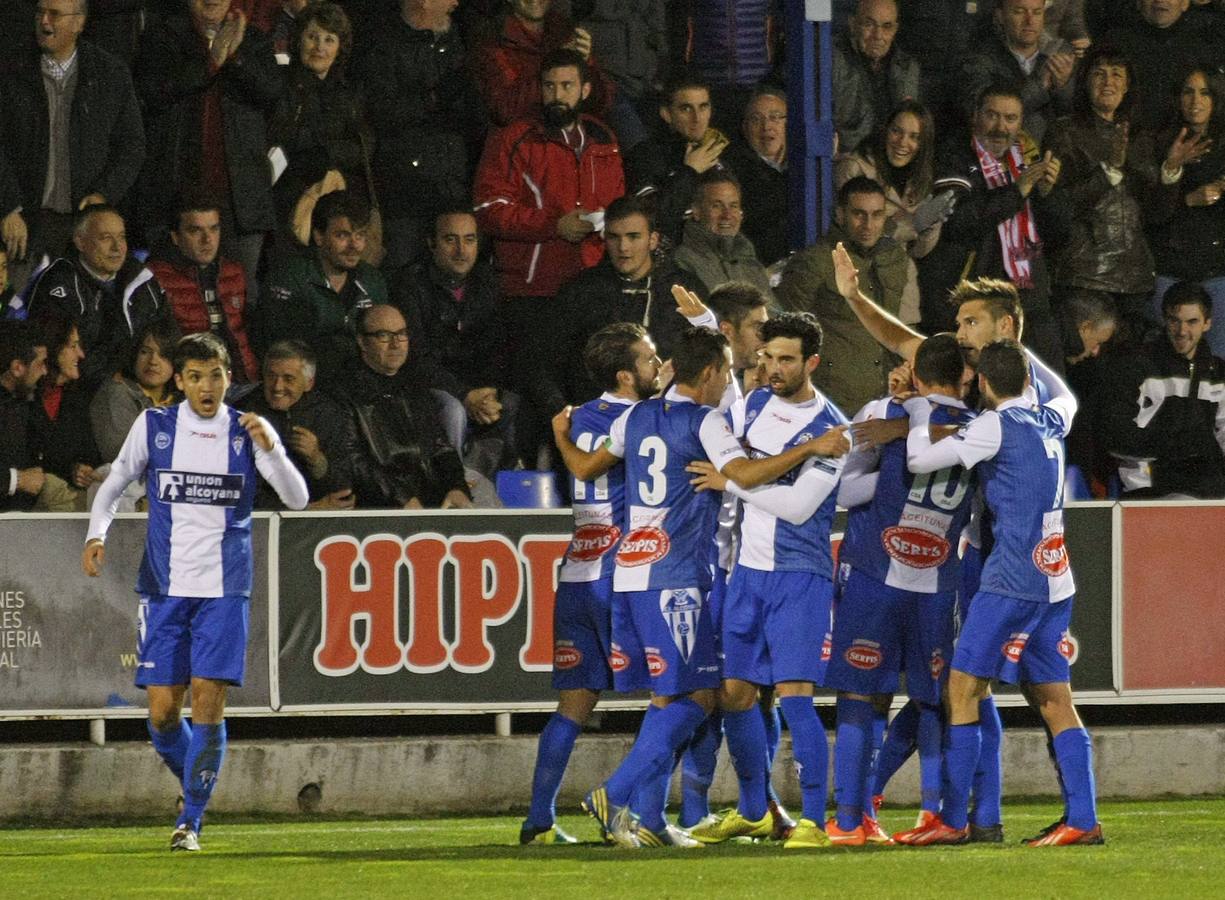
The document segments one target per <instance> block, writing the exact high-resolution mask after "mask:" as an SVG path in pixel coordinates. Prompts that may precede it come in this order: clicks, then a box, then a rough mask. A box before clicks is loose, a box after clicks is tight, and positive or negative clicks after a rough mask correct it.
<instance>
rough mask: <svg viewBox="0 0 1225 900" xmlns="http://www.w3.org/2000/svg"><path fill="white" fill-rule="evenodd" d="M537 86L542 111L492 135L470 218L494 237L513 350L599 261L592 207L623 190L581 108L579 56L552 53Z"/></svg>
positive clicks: (602, 138) (615, 158)
mask: <svg viewBox="0 0 1225 900" xmlns="http://www.w3.org/2000/svg"><path fill="white" fill-rule="evenodd" d="M540 83H541V88H540V89H541V101H542V103H543V104H544V108H543V111H542V112H541V115H540V116H539V117H538V118H532V119H521V120H520V121H518V122H515V123H514V124H513V125H508V126H507V127H505V128H502V129H499V130H498V131H496V132H494V133H493V134H491V135H490V137H489V141H488V143H487V144H486V145H485V153H484V155H483V156H482V157H481V163H480V166H479V167H478V168H477V172H476V188H475V196H476V218H477V223H478V224H479V225H480V227H481V230H482V231H483V232H484V233H485V234H488V235H490V236H491V237H492V238H493V240H494V256H495V259H496V263H497V269H498V277H499V284H500V286H501V289H502V296H503V298H504V302H505V303H506V308H507V318H508V323H507V324H508V328H509V331H510V336H511V347H512V352H513V351H515V350H521V349H522V347H523V345H524V342H525V341H526V339H527V337H528V336H530V335H533V334H535V333H536V332H537V330H538V326H539V324H540V323H542V322H543V321H544V320H545V319H546V318H547V317H549V316H551V310H552V305H551V304H550V303H548V302H546V298H550V297H553V296H554V295H556V294H557V290H558V288H560V287H561V286H562V285H563V284H565V283H566V282H567V281H569V280H571V279H572V278H574V277H575V276H576V275H578V273H579V272H581V271H583V269H586V268H588V267H589V266H594V265H595V264H596V263H597V262H599V261H600V258H601V257H602V256H603V254H604V239H603V238H602V237H601V235H600V231H599V228H598V225H597V223H598V222H599V221H600V218H601V217H600V215H599V214H600V213H602V212H603V211H604V208H605V207H606V206H608V204H609V203H611V202H612V201H613V200H615V199H616V198H617V197H620V196H621V195H622V194H624V193H625V175H624V173H623V171H622V169H621V153H620V150H619V149H618V147H617V142H616V138H615V137H614V136H613V134H612V132H610V131H609V130H608V129H607V128H605V127H604V126H603V125H601V124H600V123H599V122H598V121H597V120H595V119H593V118H591V117H590V116H588V115H586V114H585V113H583V112H582V105H583V102H584V101H585V100H586V99H587V95H588V94H590V93H591V84H590V83H589V82H588V80H587V64H586V63H585V62H583V58H582V57H581V56H580V55H579V54H578V53H576V52H575V51H573V50H558V51H555V52H554V53H551V54H550V55H549V56H548V57H547V58H546V59H545V60H544V61H543V62H542V63H541V74H540Z"/></svg>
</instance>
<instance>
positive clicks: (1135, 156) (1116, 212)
mask: <svg viewBox="0 0 1225 900" xmlns="http://www.w3.org/2000/svg"><path fill="white" fill-rule="evenodd" d="M1133 87H1134V80H1133V73H1132V68H1131V65H1130V63H1129V62H1128V60H1127V57H1125V56H1123V55H1122V53H1120V52H1119V51H1118V50H1115V49H1112V48H1111V47H1110V46H1109V45H1107V44H1098V46H1097V47H1096V48H1094V50H1093V52H1091V53H1090V54H1089V55H1088V56H1087V57H1086V59H1085V77H1084V79H1083V80H1082V81H1081V83H1080V85H1079V86H1078V90H1077V93H1076V112H1075V114H1073V115H1072V116H1069V117H1067V118H1064V119H1059V120H1057V121H1056V122H1055V124H1054V125H1052V126H1051V129H1050V131H1049V132H1048V135H1047V146H1048V147H1049V148H1050V150H1051V152H1052V153H1054V154H1055V156H1056V157H1058V158H1059V159H1060V160H1062V161H1063V174H1062V178H1063V181H1064V184H1065V185H1066V188H1065V189H1064V190H1065V191H1066V192H1067V196H1068V200H1069V202H1070V204H1071V206H1072V209H1073V219H1072V227H1071V231H1070V233H1069V235H1068V237H1067V239H1066V240H1065V241H1064V242H1062V244H1061V245H1060V247H1059V248H1058V250H1057V251H1056V255H1055V266H1054V281H1055V285H1056V288H1057V289H1059V290H1061V291H1062V290H1067V289H1071V288H1078V289H1082V290H1090V291H1100V292H1102V293H1105V294H1109V295H1111V296H1112V297H1113V299H1114V303H1115V305H1116V308H1117V310H1118V313H1119V315H1120V317H1121V320H1122V322H1123V323H1125V325H1126V326H1128V327H1129V330H1131V331H1132V332H1134V333H1135V334H1136V335H1139V334H1142V333H1143V330H1144V329H1143V324H1142V323H1143V319H1144V310H1145V305H1146V303H1147V301H1148V297H1149V295H1150V294H1151V293H1152V290H1153V255H1152V253H1151V252H1150V250H1149V246H1148V241H1147V240H1146V238H1145V236H1144V230H1143V222H1144V218H1145V211H1147V210H1158V211H1160V210H1162V209H1163V208H1167V207H1171V206H1172V205H1173V204H1174V203H1175V202H1176V200H1177V196H1178V188H1177V183H1178V179H1179V178H1181V177H1182V167H1183V163H1184V162H1186V160H1187V159H1188V158H1189V157H1190V156H1191V155H1195V154H1202V153H1203V152H1204V151H1205V150H1206V149H1207V147H1206V145H1205V146H1201V145H1200V144H1199V142H1198V141H1197V140H1196V139H1195V138H1194V137H1191V138H1186V139H1184V140H1180V141H1177V142H1175V144H1174V145H1172V146H1171V147H1170V150H1169V152H1168V153H1167V154H1166V158H1165V160H1164V162H1163V163H1162V165H1161V169H1160V173H1159V172H1158V168H1157V163H1156V161H1155V160H1154V159H1153V153H1152V145H1151V143H1150V142H1149V141H1147V140H1140V141H1133V140H1131V123H1132V117H1131V113H1132V106H1133V101H1134V97H1135V94H1134V93H1133V90H1132V89H1133Z"/></svg>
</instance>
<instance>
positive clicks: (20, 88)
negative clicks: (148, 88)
mask: <svg viewBox="0 0 1225 900" xmlns="http://www.w3.org/2000/svg"><path fill="white" fill-rule="evenodd" d="M84 25H85V2H84V0H39V3H38V8H37V12H36V14H35V17H34V29H35V33H36V37H37V41H38V51H39V52H38V53H31V54H29V55H28V56H25V57H22V61H21V65H20V68H19V69H18V70H17V71H14V72H12V73H11V74H9V75H6V76H5V77H3V78H0V109H2V110H4V128H2V129H0V156H3V157H4V158H5V160H7V163H8V168H9V170H10V172H9V174H8V176H7V180H8V184H5V183H3V182H4V181H5V180H6V176H5V174H4V172H3V171H2V170H3V168H4V167H3V166H0V201H3V202H0V206H3V207H4V208H3V209H0V216H3V220H2V221H0V235H2V237H3V240H4V243H5V246H6V248H7V249H8V252H9V257H10V261H11V262H12V263H13V264H14V265H16V264H17V263H19V262H21V261H24V260H25V259H26V258H27V256H28V257H29V258H30V262H31V265H34V264H36V263H37V262H38V260H39V259H40V258H41V257H42V256H43V254H49V255H50V257H51V258H52V259H54V258H55V257H57V256H60V255H61V254H62V253H63V252H64V250H65V248H66V247H67V245H68V240H69V238H70V237H71V235H72V217H73V213H75V212H77V211H78V210H81V209H84V208H85V207H86V206H90V205H92V204H95V203H110V204H113V205H116V206H117V205H119V204H120V203H121V202H122V201H123V199H124V197H125V196H126V195H127V193H128V190H129V189H130V188H131V187H132V184H133V183H134V182H135V180H136V176H137V174H138V173H139V172H140V165H141V162H142V161H143V159H144V155H145V136H144V128H143V126H142V125H141V119H140V107H139V104H138V103H137V101H136V94H135V92H134V90H133V88H132V78H131V76H130V75H129V74H128V70H127V67H126V66H124V64H123V62H121V61H120V60H119V59H116V58H115V57H114V56H112V55H111V54H110V53H107V52H106V51H105V50H102V49H101V48H99V47H97V46H95V45H93V44H90V43H88V42H82V41H80V40H79V38H80V34H81V29H82V28H83V27H84ZM27 27H28V26H27ZM21 280H23V281H24V278H22V279H21Z"/></svg>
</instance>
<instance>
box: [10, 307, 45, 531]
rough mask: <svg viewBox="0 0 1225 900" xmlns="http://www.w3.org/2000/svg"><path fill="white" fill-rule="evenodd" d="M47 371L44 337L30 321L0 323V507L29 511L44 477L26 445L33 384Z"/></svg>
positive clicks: (43, 482)
mask: <svg viewBox="0 0 1225 900" xmlns="http://www.w3.org/2000/svg"><path fill="white" fill-rule="evenodd" d="M46 374H47V341H46V338H44V337H43V336H42V334H41V332H40V330H39V329H38V327H37V326H35V325H34V324H33V323H31V322H14V321H7V322H0V479H3V480H2V481H0V486H2V488H3V489H2V490H0V511H3V512H10V511H14V510H29V509H32V508H33V507H34V501H35V499H36V498H37V497H38V494H39V492H40V491H42V489H43V485H44V484H45V482H46V478H45V476H44V474H43V469H42V466H40V465H38V461H37V459H36V457H35V454H34V447H33V446H32V445H31V443H30V419H31V415H32V412H33V410H32V407H31V405H30V401H31V400H33V399H34V393H35V391H36V390H37V387H38V382H39V381H40V380H41V379H42V378H43V376H44V375H46Z"/></svg>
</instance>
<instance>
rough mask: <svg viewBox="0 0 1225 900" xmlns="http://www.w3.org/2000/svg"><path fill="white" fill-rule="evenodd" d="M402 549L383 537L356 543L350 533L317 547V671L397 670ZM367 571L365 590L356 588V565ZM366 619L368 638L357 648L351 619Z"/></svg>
mask: <svg viewBox="0 0 1225 900" xmlns="http://www.w3.org/2000/svg"><path fill="white" fill-rule="evenodd" d="M400 552H401V545H400V541H399V539H398V538H396V537H393V536H391V535H386V534H376V535H371V536H370V537H368V538H366V539H365V540H364V541H362V542H361V544H360V545H359V544H358V542H357V540H356V539H354V538H352V537H349V536H348V535H344V536H340V537H335V538H330V539H328V540H326V541H324V542H322V543H321V544H319V545H318V546H317V547H316V548H315V565H316V566H317V567H318V568H319V571H320V572H322V573H323V591H322V598H321V599H322V607H323V609H322V616H321V620H322V621H321V624H320V630H321V633H320V635H319V645H318V646H317V647H316V648H315V668H316V669H318V670H319V671H320V672H322V673H323V674H325V675H348V674H349V673H350V672H353V671H354V670H356V669H357V667H358V666H359V665H360V666H361V668H362V669H363V670H365V671H367V672H371V673H374V674H386V673H390V672H394V671H396V670H397V669H399V668H400V665H401V660H402V659H403V652H404V651H403V648H402V647H401V646H400V642H399V634H400V617H399V603H398V602H397V600H398V596H397V595H398V593H399V590H398V584H397V581H398V577H397V576H398V574H399V568H400ZM359 563H360V564H362V565H363V566H364V568H365V572H366V585H367V586H366V587H364V588H363V587H359V586H358V584H357V579H356V575H357V567H358V564H359ZM358 618H360V619H364V620H365V623H366V638H365V641H364V642H363V643H362V646H361V647H360V648H359V647H358V646H357V643H356V641H355V639H354V635H353V620H354V619H358Z"/></svg>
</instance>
